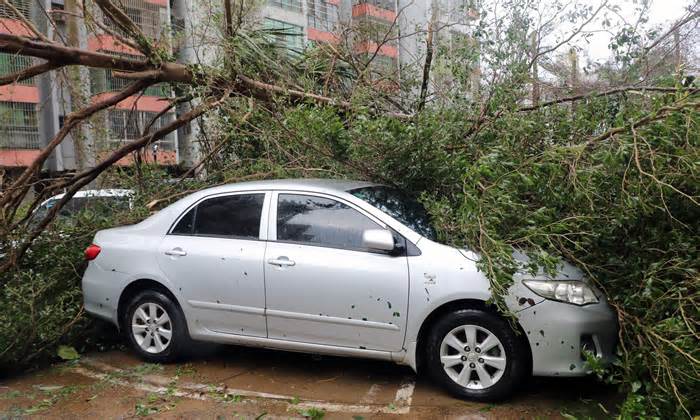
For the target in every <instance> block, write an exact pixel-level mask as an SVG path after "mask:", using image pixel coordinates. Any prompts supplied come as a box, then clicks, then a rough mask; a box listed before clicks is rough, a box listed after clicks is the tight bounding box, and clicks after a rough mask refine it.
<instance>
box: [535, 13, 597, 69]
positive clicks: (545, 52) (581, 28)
mask: <svg viewBox="0 0 700 420" xmlns="http://www.w3.org/2000/svg"><path fill="white" fill-rule="evenodd" d="M607 5H608V0H605V1H604V2H603V3H601V4H600V6H598V8H597V9H596V11H595V12H593V14H592V15H591V16H590V17H589V18H588V19H587V20H586V21H585V22H583V23H582V24H581V26H579V27H578V28H576V30H574V31H573V32H571V35H569V36H568V37H566V39H564V40H562V41H561V42H559V43H557V44H556V45H555V46H553V47H550V48H547V49H546V50H544V51H540V52H538V53H537V54H535V55H534V56H533V57H532V59H531V60H530V63H529V64H528V65H527V68H528V69H529V68H530V67H532V65H533V64H534V63H535V62H536V61H537V59H538V58H539V57H542V56H543V55H546V54H549V53H551V52H553V51H556V50H557V49H559V47H561V46H562V45H564V44H566V43H568V42H569V41H571V40H572V39H574V38H575V37H576V35H578V34H580V33H581V31H582V30H583V28H585V27H586V26H587V25H588V24H589V23H591V22H592V21H593V19H595V17H596V16H598V13H600V11H601V10H603V8H604V7H605V6H607Z"/></svg>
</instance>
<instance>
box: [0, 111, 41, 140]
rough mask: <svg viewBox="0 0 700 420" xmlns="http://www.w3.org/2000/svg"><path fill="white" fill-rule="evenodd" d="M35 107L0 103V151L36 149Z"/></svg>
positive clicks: (36, 123)
mask: <svg viewBox="0 0 700 420" xmlns="http://www.w3.org/2000/svg"><path fill="white" fill-rule="evenodd" d="M39 147H40V144H39V125H38V121H37V114H36V106H35V105H34V104H30V103H24V102H0V149H38V148H39Z"/></svg>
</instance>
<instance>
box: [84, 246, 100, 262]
mask: <svg viewBox="0 0 700 420" xmlns="http://www.w3.org/2000/svg"><path fill="white" fill-rule="evenodd" d="M100 251H102V248H100V247H99V246H97V245H95V244H92V245H90V246H89V247H87V248H85V260H86V261H92V260H94V259H95V258H97V256H98V255H100Z"/></svg>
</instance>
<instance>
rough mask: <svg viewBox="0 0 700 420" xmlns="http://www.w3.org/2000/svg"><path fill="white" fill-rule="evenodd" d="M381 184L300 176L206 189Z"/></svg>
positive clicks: (344, 188)
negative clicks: (297, 177)
mask: <svg viewBox="0 0 700 420" xmlns="http://www.w3.org/2000/svg"><path fill="white" fill-rule="evenodd" d="M378 185H379V184H376V183H373V182H367V181H355V180H347V179H322V178H299V179H269V180H262V181H246V182H237V183H235V184H226V185H222V186H219V187H213V188H209V189H207V190H205V191H208V192H209V193H212V192H225V191H236V190H247V189H261V190H266V189H278V190H286V189H289V190H298V189H302V190H311V191H340V192H346V191H350V190H354V189H356V188H364V187H371V186H378Z"/></svg>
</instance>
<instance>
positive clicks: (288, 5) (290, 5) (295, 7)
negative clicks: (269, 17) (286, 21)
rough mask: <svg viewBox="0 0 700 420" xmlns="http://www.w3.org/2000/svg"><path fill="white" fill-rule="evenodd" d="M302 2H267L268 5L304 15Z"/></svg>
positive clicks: (271, 0)
mask: <svg viewBox="0 0 700 420" xmlns="http://www.w3.org/2000/svg"><path fill="white" fill-rule="evenodd" d="M301 1H302V0H267V5H268V6H272V7H276V8H278V9H282V10H286V11H288V12H292V13H302V12H303V10H304V9H303V7H302V4H301Z"/></svg>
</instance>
